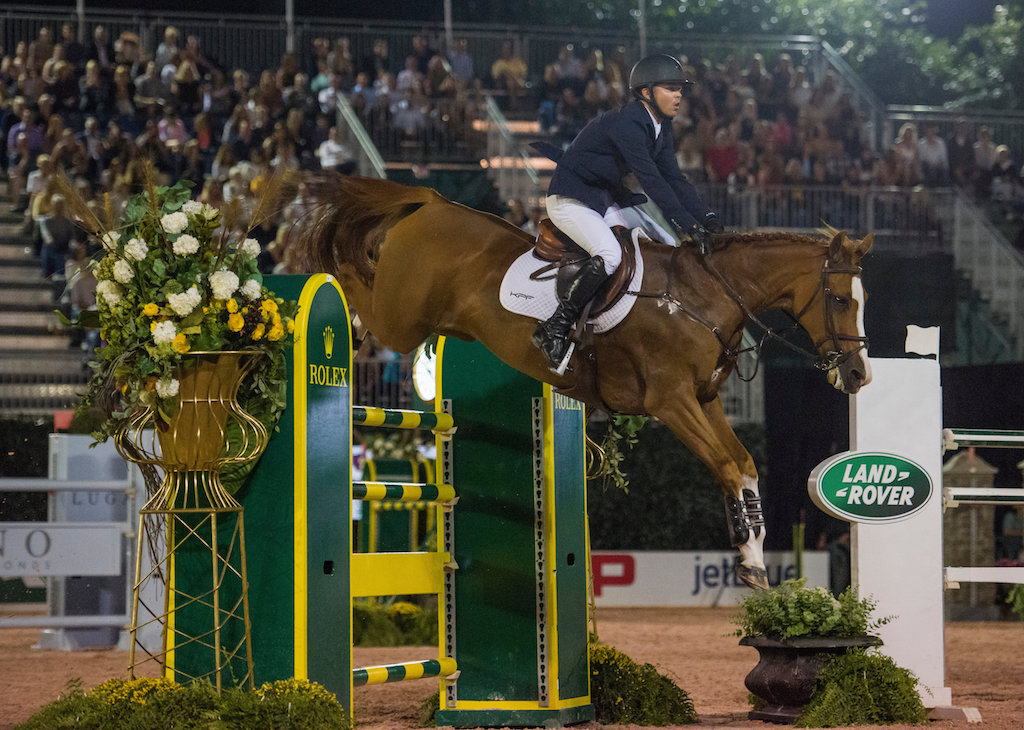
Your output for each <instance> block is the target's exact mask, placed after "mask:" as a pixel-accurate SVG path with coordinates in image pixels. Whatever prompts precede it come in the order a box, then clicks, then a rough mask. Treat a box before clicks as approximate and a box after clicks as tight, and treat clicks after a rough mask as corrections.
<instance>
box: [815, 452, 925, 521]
mask: <svg viewBox="0 0 1024 730" xmlns="http://www.w3.org/2000/svg"><path fill="white" fill-rule="evenodd" d="M807 491H808V492H809V493H810V495H811V499H812V500H814V503H815V504H816V505H818V507H820V508H821V509H822V510H823V511H824V512H825V513H827V514H830V515H832V516H833V517H837V518H839V519H840V520H846V521H847V522H893V521H895V520H901V519H903V518H905V517H909V516H910V515H912V514H914V513H915V512H917V511H918V510H919V509H921V508H922V507H924V506H925V504H927V502H928V500H929V499H930V498H931V496H932V480H931V476H929V474H928V472H927V471H925V470H924V469H922V468H921V467H920V466H918V465H917V464H915V463H914V462H912V461H910V460H909V459H905V458H903V457H902V456H896V455H895V454H886V453H882V452H877V451H846V452H844V453H842V454H837V455H835V456H833V457H831V458H829V459H826V460H825V461H823V462H821V463H820V464H818V466H816V467H815V468H814V471H812V472H811V476H810V477H809V478H808V480H807Z"/></svg>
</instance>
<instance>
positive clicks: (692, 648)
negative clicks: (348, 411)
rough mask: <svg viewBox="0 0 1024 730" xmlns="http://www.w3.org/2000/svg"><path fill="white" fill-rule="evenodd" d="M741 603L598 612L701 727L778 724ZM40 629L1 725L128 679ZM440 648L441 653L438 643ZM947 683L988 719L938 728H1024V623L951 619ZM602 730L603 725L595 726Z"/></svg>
mask: <svg viewBox="0 0 1024 730" xmlns="http://www.w3.org/2000/svg"><path fill="white" fill-rule="evenodd" d="M733 613H734V609H703V608H699V609H692V608H691V609H600V610H598V612H597V629H598V633H599V636H600V639H601V640H602V641H604V642H606V643H608V644H611V645H612V646H615V647H616V648H618V649H620V650H621V651H624V652H625V653H626V654H628V655H629V656H631V657H633V658H634V659H636V660H637V661H640V662H650V663H651V664H654V665H655V666H657V667H658V668H659V669H660V670H661V671H662V672H664V673H666V674H668V675H669V676H670V677H672V678H673V679H674V680H675V681H676V682H677V683H678V684H679V686H680V687H682V688H683V689H685V690H686V691H687V692H689V693H690V696H691V697H692V698H693V701H694V704H695V705H696V708H697V712H698V714H699V716H700V726H701V727H730V728H739V727H751V728H759V727H770V725H768V724H766V723H761V722H751V721H749V720H747V710H748V707H747V691H746V689H745V688H744V686H743V677H744V676H745V675H746V673H747V672H748V671H749V670H750V669H751V668H753V666H754V665H755V664H756V663H757V661H756V657H757V655H756V652H755V651H754V650H753V649H751V648H747V647H741V646H739V645H738V644H737V643H736V641H737V640H736V638H735V637H734V636H731V635H729V634H730V632H731V630H732V626H731V624H730V622H729V619H730V617H731V616H732V614H733ZM38 635H39V632H38V631H37V630H35V629H31V630H30V629H5V630H0V688H2V690H0V730H7V729H8V728H11V727H13V726H14V725H16V724H17V723H18V722H21V721H23V720H25V719H26V718H28V717H29V716H30V715H31V714H32V713H33V712H34V711H35V710H36V709H37V708H39V707H40V706H42V705H44V704H46V703H48V702H51V701H52V700H54V699H56V698H57V696H58V695H59V694H60V692H61V691H62V690H63V689H64V687H65V685H66V684H67V682H68V680H71V679H74V678H80V679H81V681H82V686H83V687H85V688H89V687H93V686H95V685H97V684H99V683H100V682H102V681H104V680H106V679H109V678H110V677H123V676H125V667H126V666H127V661H128V660H127V652H120V651H115V650H107V651H82V652H60V651H42V650H38V649H33V648H32V644H33V643H34V642H35V641H36V639H37V638H38ZM433 651H436V649H434V650H433ZM431 652H432V650H431V649H430V648H428V647H424V648H422V649H418V648H415V647H411V648H410V647H402V648H391V649H357V650H356V662H357V663H358V664H360V665H362V666H369V665H374V664H387V663H392V662H398V661H410V660H413V659H422V658H429V657H430V656H436V654H432V653H431ZM946 666H947V684H948V686H949V687H950V688H951V689H952V692H953V701H954V703H955V704H957V705H960V706H964V707H974V708H977V709H978V711H979V712H980V713H981V718H982V722H981V724H980V725H978V724H973V725H968V724H967V723H964V722H953V721H949V720H943V721H940V722H935V723H934V724H933V726H934V727H935V728H937V730H946V729H947V728H948V729H952V728H960V727H972V728H986V729H987V728H1021V727H1024V697H1022V693H1021V682H1022V679H1024V626H1022V625H1021V624H1020V623H1019V622H984V623H950V624H947V626H946ZM436 691H437V684H436V683H435V682H434V681H432V680H423V681H419V682H405V683H399V684H392V685H379V686H372V687H363V688H359V689H357V690H356V705H355V711H356V719H357V724H358V726H359V727H360V728H366V729H368V730H369V729H373V730H408V729H410V728H418V727H420V725H419V721H418V720H417V713H418V709H419V706H420V704H421V702H422V701H423V700H424V699H426V697H427V696H428V695H430V694H431V693H433V692H436ZM594 727H599V726H594Z"/></svg>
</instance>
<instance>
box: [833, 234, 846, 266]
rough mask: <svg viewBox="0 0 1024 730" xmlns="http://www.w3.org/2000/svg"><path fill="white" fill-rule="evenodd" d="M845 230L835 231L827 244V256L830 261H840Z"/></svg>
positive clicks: (844, 242) (844, 240)
mask: <svg viewBox="0 0 1024 730" xmlns="http://www.w3.org/2000/svg"><path fill="white" fill-rule="evenodd" d="M847 240H848V239H847V238H846V231H836V234H835V235H834V236H833V237H832V241H831V242H830V243H829V244H828V257H829V260H831V261H842V253H843V247H844V246H845V244H846V241H847Z"/></svg>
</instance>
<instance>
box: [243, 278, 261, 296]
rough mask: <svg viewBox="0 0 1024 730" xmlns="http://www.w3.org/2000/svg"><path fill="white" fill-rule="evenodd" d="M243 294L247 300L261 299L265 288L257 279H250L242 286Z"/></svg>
mask: <svg viewBox="0 0 1024 730" xmlns="http://www.w3.org/2000/svg"><path fill="white" fill-rule="evenodd" d="M242 294H243V295H245V298H246V299H259V298H260V295H261V294H263V287H262V286H261V285H260V283H259V282H258V281H256V280H255V279H249V280H248V281H247V282H245V285H244V286H242Z"/></svg>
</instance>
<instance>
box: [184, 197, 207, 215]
mask: <svg viewBox="0 0 1024 730" xmlns="http://www.w3.org/2000/svg"><path fill="white" fill-rule="evenodd" d="M181 210H182V212H183V213H188V214H189V215H199V214H200V213H202V212H203V204H202V203H200V202H199V201H198V200H189V201H188V202H186V203H185V204H184V205H183V206H181Z"/></svg>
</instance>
